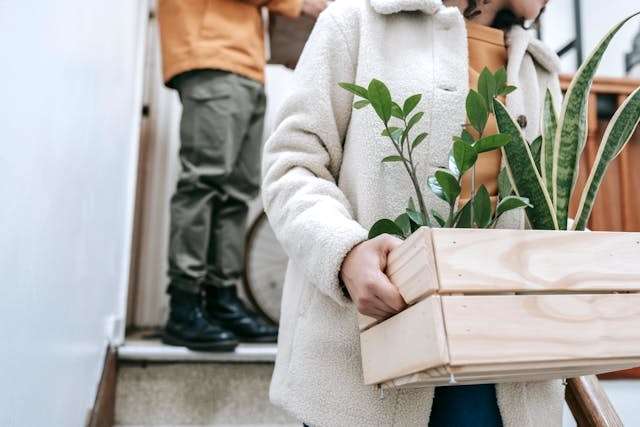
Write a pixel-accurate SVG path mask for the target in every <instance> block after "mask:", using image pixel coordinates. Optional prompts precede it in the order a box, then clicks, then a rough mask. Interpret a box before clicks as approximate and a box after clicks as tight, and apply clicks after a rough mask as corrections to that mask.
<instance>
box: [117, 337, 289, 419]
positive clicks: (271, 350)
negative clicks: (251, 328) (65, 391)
mask: <svg viewBox="0 0 640 427" xmlns="http://www.w3.org/2000/svg"><path fill="white" fill-rule="evenodd" d="M275 355H276V346H275V345H274V344H241V345H240V346H238V348H237V349H236V351H235V352H233V353H200V352H192V351H189V350H187V349H185V348H180V347H170V346H165V345H163V344H162V343H160V341H159V340H158V339H157V338H155V337H152V336H151V337H149V336H148V335H146V336H145V335H143V334H137V335H135V336H132V337H130V338H129V339H127V341H126V343H125V345H123V346H122V347H120V348H119V349H118V386H117V391H116V403H115V408H116V409H115V425H116V426H119V427H133V426H140V427H141V426H166V427H168V426H172V427H174V426H175V427H178V426H191V427H192V426H242V427H249V426H251V427H254V426H255V427H258V426H299V425H300V423H298V422H296V420H294V419H292V418H291V417H289V416H288V415H287V414H286V413H284V411H282V410H280V409H279V408H276V407H274V406H273V405H271V404H270V403H269V396H268V394H269V381H270V379H271V373H272V371H273V362H274V360H275Z"/></svg>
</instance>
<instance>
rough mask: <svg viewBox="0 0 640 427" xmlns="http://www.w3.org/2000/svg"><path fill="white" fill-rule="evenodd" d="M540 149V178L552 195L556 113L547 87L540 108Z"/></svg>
mask: <svg viewBox="0 0 640 427" xmlns="http://www.w3.org/2000/svg"><path fill="white" fill-rule="evenodd" d="M541 129H542V149H541V153H540V169H541V172H542V180H543V181H544V184H545V186H546V188H547V192H548V193H549V194H551V195H553V153H554V147H555V137H556V131H557V130H558V115H557V114H556V109H555V107H554V106H553V97H552V96H551V91H549V89H547V93H546V95H545V97H544V108H543V110H542V126H541Z"/></svg>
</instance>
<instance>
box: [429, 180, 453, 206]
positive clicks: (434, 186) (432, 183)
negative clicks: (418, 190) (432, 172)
mask: <svg viewBox="0 0 640 427" xmlns="http://www.w3.org/2000/svg"><path fill="white" fill-rule="evenodd" d="M427 185H428V186H429V188H430V189H431V191H433V194H435V196H436V197H437V198H439V199H440V200H444V201H445V202H448V200H447V196H446V195H445V194H444V190H443V188H442V186H441V185H440V183H439V182H438V180H437V179H436V177H435V176H430V177H429V178H428V179H427Z"/></svg>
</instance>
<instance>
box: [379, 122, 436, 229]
mask: <svg viewBox="0 0 640 427" xmlns="http://www.w3.org/2000/svg"><path fill="white" fill-rule="evenodd" d="M403 121H404V120H403ZM384 127H385V129H386V130H387V134H388V135H389V139H390V140H391V143H392V144H393V146H394V147H395V148H396V151H397V152H398V154H399V155H400V157H401V158H402V164H403V165H404V168H405V169H406V171H407V173H408V174H409V178H410V179H411V183H412V184H413V188H414V190H415V192H416V198H417V199H418V206H419V207H420V212H421V213H422V217H423V218H424V225H426V226H428V227H431V220H430V219H429V213H428V212H427V206H426V205H425V203H424V197H423V196H422V191H421V190H420V184H418V178H417V177H416V170H415V167H414V165H413V158H412V156H411V154H412V151H413V150H411V148H410V147H409V148H407V151H408V153H409V159H407V158H406V157H405V156H404V153H403V152H402V147H401V146H400V145H398V144H397V143H396V141H394V140H393V138H392V137H391V133H390V132H389V127H388V126H387V124H386V123H385V125H384ZM405 128H406V121H405ZM408 138H409V134H408V132H407V139H408ZM401 143H402V140H401Z"/></svg>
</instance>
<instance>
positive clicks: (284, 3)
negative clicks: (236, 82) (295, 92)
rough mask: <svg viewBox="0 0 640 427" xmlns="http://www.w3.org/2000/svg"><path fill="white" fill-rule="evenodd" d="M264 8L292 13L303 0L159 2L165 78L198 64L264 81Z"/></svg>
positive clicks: (297, 11) (198, 65) (194, 67)
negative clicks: (262, 13) (261, 10)
mask: <svg viewBox="0 0 640 427" xmlns="http://www.w3.org/2000/svg"><path fill="white" fill-rule="evenodd" d="M263 6H264V7H267V8H268V9H269V11H270V12H273V13H279V14H282V15H285V16H290V17H296V16H298V15H299V14H300V10H301V7H302V0H159V4H158V20H159V23H160V37H161V44H162V59H163V74H164V80H165V82H167V83H169V81H170V80H171V78H173V77H174V76H176V75H177V74H180V73H183V72H185V71H189V70H194V69H201V68H210V69H219V70H225V71H230V72H232V73H236V74H240V75H242V76H245V77H249V78H250V79H253V80H257V81H259V82H264V65H265V51H264V28H263V25H262V15H261V13H260V9H261V7H263Z"/></svg>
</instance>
